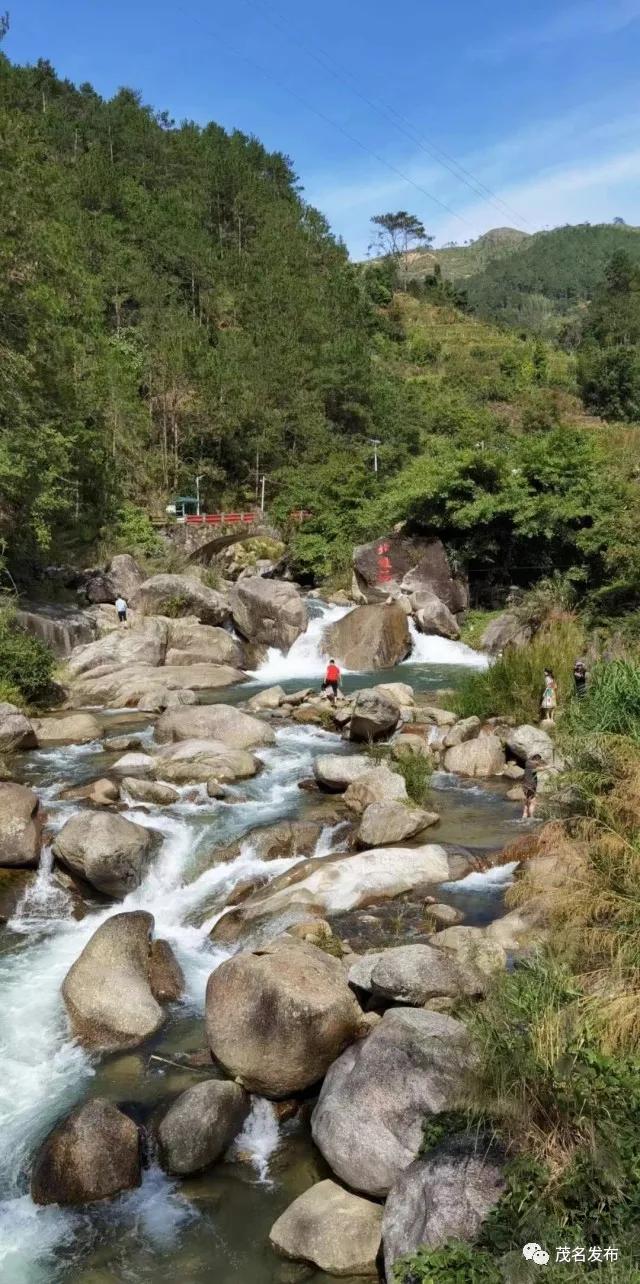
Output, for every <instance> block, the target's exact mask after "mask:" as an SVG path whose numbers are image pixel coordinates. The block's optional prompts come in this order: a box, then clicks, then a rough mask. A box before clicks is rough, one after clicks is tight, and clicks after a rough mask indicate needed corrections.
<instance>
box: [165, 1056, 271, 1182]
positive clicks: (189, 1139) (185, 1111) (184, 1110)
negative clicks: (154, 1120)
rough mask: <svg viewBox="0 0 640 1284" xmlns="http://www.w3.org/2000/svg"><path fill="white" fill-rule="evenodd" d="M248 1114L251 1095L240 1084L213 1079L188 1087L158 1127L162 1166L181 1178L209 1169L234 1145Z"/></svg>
mask: <svg viewBox="0 0 640 1284" xmlns="http://www.w3.org/2000/svg"><path fill="white" fill-rule="evenodd" d="M248 1113H249V1098H248V1096H247V1093H246V1092H245V1091H244V1089H243V1088H241V1087H240V1085H239V1084H237V1083H230V1082H229V1081H228V1080H226V1079H210V1080H206V1081H205V1082H204V1083H195V1084H194V1085H193V1087H192V1088H187V1090H186V1092H183V1093H181V1095H180V1096H179V1097H178V1099H177V1101H174V1102H173V1104H172V1105H171V1106H170V1107H169V1109H168V1111H167V1113H166V1115H164V1117H163V1118H162V1119H161V1121H160V1124H159V1127H158V1141H159V1144H160V1159H161V1162H162V1166H163V1168H166V1170H167V1172H170V1173H177V1174H178V1175H179V1176H181V1177H184V1176H187V1174H189V1173H197V1172H201V1171H202V1169H203V1168H208V1167H209V1165H210V1164H213V1163H215V1161H216V1159H219V1158H220V1155H222V1154H224V1152H225V1150H227V1149H228V1147H229V1146H230V1145H231V1142H232V1141H233V1139H234V1137H235V1136H236V1133H238V1132H239V1131H240V1129H241V1128H242V1125H243V1123H244V1121H245V1119H246V1117H247V1114H248Z"/></svg>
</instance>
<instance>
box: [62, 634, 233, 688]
mask: <svg viewBox="0 0 640 1284" xmlns="http://www.w3.org/2000/svg"><path fill="white" fill-rule="evenodd" d="M147 623H151V621H150V620H149V621H147ZM155 623H161V621H155ZM245 679H246V674H245V673H242V672H241V670H240V669H233V668H231V667H230V666H229V665H228V664H188V665H185V664H167V665H163V666H162V667H161V668H152V667H151V666H150V665H146V664H131V665H124V666H122V667H118V666H115V667H113V666H111V665H106V666H104V667H103V668H100V669H98V670H91V671H90V672H89V673H86V674H84V675H83V676H82V677H80V678H75V679H74V682H73V686H72V690H71V696H72V700H73V703H74V705H76V706H79V705H85V704H105V705H107V706H108V707H109V708H111V709H125V708H131V707H132V706H135V705H137V704H138V703H139V702H140V701H143V703H148V702H149V701H150V700H153V701H154V710H155V708H156V707H158V708H160V707H162V708H165V707H166V706H167V704H168V703H169V702H170V701H169V699H168V698H167V697H168V693H171V692H175V693H176V699H177V703H185V702H187V701H188V702H190V703H192V702H193V697H194V692H196V691H210V690H214V689H216V688H218V687H230V686H235V684H236V683H238V682H244V681H245ZM185 697H186V700H185Z"/></svg>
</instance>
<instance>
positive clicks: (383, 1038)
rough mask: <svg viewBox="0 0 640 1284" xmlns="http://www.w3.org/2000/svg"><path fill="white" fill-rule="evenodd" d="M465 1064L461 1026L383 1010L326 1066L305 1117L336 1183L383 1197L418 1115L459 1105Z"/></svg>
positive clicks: (416, 1136) (406, 1157) (432, 1015)
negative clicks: (370, 1026)
mask: <svg viewBox="0 0 640 1284" xmlns="http://www.w3.org/2000/svg"><path fill="white" fill-rule="evenodd" d="M472 1065H473V1059H472V1053H471V1044H470V1039H469V1035H468V1033H467V1030H466V1029H465V1027H464V1025H462V1024H461V1022H459V1021H455V1020H454V1019H453V1018H452V1017H449V1016H446V1015H443V1014H440V1013H437V1012H429V1011H424V1010H423V1009H416V1008H394V1009H391V1010H390V1011H388V1012H385V1014H384V1016H383V1018H382V1021H380V1022H379V1024H378V1025H376V1026H375V1028H374V1029H373V1030H372V1031H371V1033H370V1034H369V1036H368V1038H366V1039H364V1040H363V1041H361V1042H358V1043H354V1044H352V1045H351V1046H350V1047H348V1048H347V1049H346V1050H345V1051H344V1052H343V1053H342V1055H341V1056H340V1057H339V1058H338V1060H337V1061H335V1062H334V1063H333V1065H332V1066H331V1067H330V1069H329V1071H328V1073H327V1076H326V1078H325V1080H324V1083H323V1085H322V1089H321V1091H320V1097H319V1099H318V1104H317V1106H316V1108H315V1110H314V1112H313V1115H312V1120H311V1124H312V1133H313V1138H314V1141H315V1143H316V1145H317V1146H318V1148H319V1150H320V1151H321V1153H322V1154H323V1155H324V1157H325V1159H326V1160H327V1163H328V1164H329V1165H330V1166H331V1168H332V1169H333V1171H334V1173H336V1175H337V1176H338V1177H339V1178H340V1180H341V1181H344V1182H345V1183H346V1184H347V1185H348V1186H351V1187H352V1188H353V1189H354V1190H362V1191H366V1192H367V1193H368V1194H370V1195H376V1196H381V1195H386V1194H387V1192H388V1191H389V1190H390V1188H391V1187H392V1186H393V1184H394V1182H395V1181H396V1179H397V1177H398V1176H399V1174H400V1173H401V1172H402V1171H403V1170H404V1169H405V1168H407V1167H408V1166H409V1164H410V1163H412V1162H413V1160H414V1158H415V1155H416V1154H417V1152H418V1150H419V1147H420V1143H421V1140H422V1127H423V1123H424V1118H425V1116H428V1115H431V1114H440V1113H441V1112H442V1111H444V1110H452V1109H454V1108H455V1107H456V1106H457V1105H459V1104H460V1101H461V1095H462V1093H463V1091H464V1085H465V1080H466V1077H467V1075H468V1074H469V1072H470V1070H471V1068H472Z"/></svg>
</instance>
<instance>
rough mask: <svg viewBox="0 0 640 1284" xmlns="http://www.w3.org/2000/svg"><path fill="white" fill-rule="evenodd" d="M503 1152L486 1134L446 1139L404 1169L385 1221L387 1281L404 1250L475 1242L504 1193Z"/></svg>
mask: <svg viewBox="0 0 640 1284" xmlns="http://www.w3.org/2000/svg"><path fill="white" fill-rule="evenodd" d="M504 1165H505V1156H504V1154H503V1153H502V1152H501V1151H500V1150H499V1149H498V1148H497V1147H495V1146H493V1145H492V1144H491V1139H490V1138H489V1137H487V1136H484V1137H478V1136H462V1137H457V1138H452V1139H451V1140H449V1141H446V1142H445V1143H444V1144H443V1145H442V1146H440V1147H438V1149H437V1150H435V1151H433V1152H432V1153H431V1154H430V1155H428V1156H427V1157H426V1158H425V1159H418V1160H416V1161H415V1163H413V1164H410V1165H409V1166H408V1168H405V1169H404V1171H403V1172H401V1173H400V1174H399V1176H398V1178H397V1180H396V1182H395V1183H394V1185H393V1186H392V1188H391V1190H390V1191H389V1196H388V1199H387V1202H386V1204H385V1209H384V1216H383V1222H382V1238H383V1244H384V1260H385V1270H386V1273H387V1279H388V1280H390V1279H392V1277H393V1266H394V1263H395V1262H397V1260H398V1258H400V1257H403V1256H404V1254H405V1253H413V1252H415V1251H416V1249H418V1248H422V1247H423V1246H424V1247H426V1248H439V1247H440V1245H441V1244H445V1243H447V1241H449V1240H468V1241H470V1242H471V1243H474V1242H475V1241H476V1239H477V1238H478V1235H479V1232H480V1230H481V1228H482V1225H483V1223H484V1222H485V1221H486V1219H487V1217H488V1216H489V1213H490V1212H491V1210H492V1209H493V1208H495V1206H496V1204H497V1203H498V1201H499V1200H500V1198H501V1197H502V1195H503V1194H504V1191H505V1180H504Z"/></svg>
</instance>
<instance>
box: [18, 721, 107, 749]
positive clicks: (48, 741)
mask: <svg viewBox="0 0 640 1284" xmlns="http://www.w3.org/2000/svg"><path fill="white" fill-rule="evenodd" d="M33 725H34V728H35V732H36V735H37V737H38V744H39V746H40V747H41V748H43V747H46V746H47V745H54V744H58V745H86V744H89V743H91V741H93V740H101V739H102V736H103V734H104V733H103V730H102V727H101V726H100V723H99V722H98V719H97V718H94V716H93V714H92V713H65V714H61V715H59V716H56V717H48V718H36V719H34V724H33Z"/></svg>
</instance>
